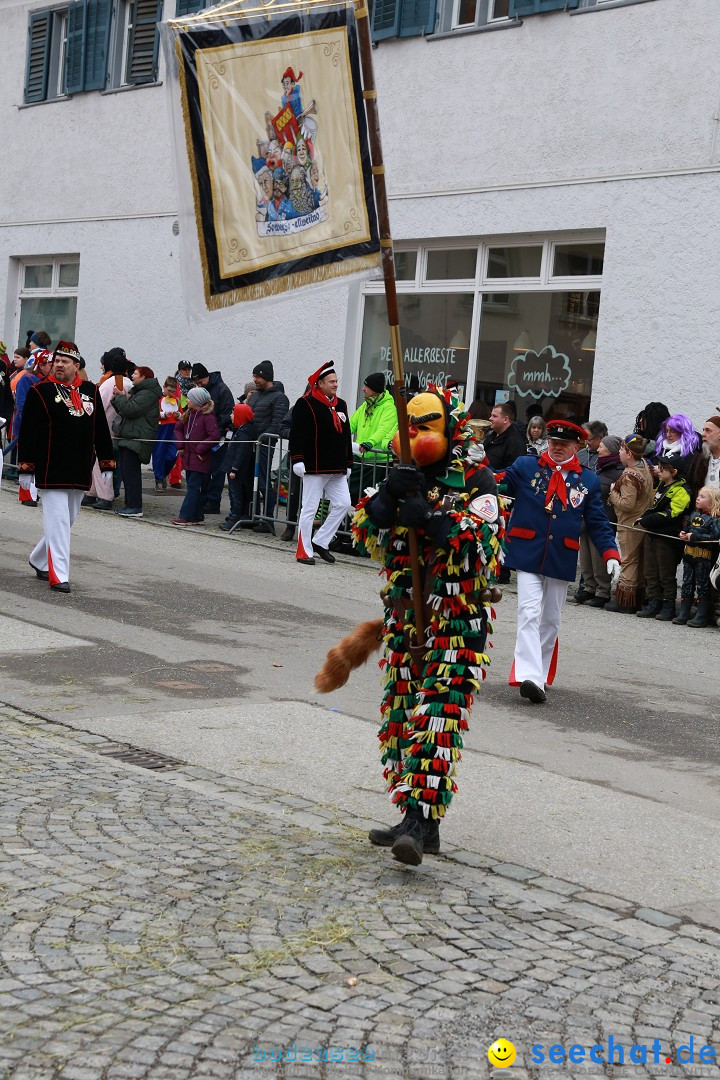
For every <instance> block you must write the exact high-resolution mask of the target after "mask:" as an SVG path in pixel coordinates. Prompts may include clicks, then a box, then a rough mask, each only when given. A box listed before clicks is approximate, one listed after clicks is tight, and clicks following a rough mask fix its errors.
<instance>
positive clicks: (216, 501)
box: [193, 442, 227, 521]
mask: <svg viewBox="0 0 720 1080" xmlns="http://www.w3.org/2000/svg"><path fill="white" fill-rule="evenodd" d="M226 455H227V443H226V442H224V443H223V444H222V446H221V447H220V449H219V450H215V451H213V454H212V468H211V471H210V486H209V487H208V488H207V494H206V496H205V502H206V503H207V505H208V506H212V507H213V509H217V508H218V507H219V506H220V503H221V501H222V493H223V488H224V487H225V475H226V472H225V457H226ZM193 521H200V518H193Z"/></svg>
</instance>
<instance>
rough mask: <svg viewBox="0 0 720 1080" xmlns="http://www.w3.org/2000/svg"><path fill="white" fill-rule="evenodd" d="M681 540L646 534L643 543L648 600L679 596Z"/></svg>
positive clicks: (669, 598) (671, 598)
mask: <svg viewBox="0 0 720 1080" xmlns="http://www.w3.org/2000/svg"><path fill="white" fill-rule="evenodd" d="M680 551H682V548H681V547H680V544H679V542H678V543H674V542H673V541H672V540H663V539H662V537H660V536H646V537H645V542H644V544H643V559H644V565H645V588H646V591H647V599H648V600H674V599H675V597H676V596H677V566H678V554H679V553H680Z"/></svg>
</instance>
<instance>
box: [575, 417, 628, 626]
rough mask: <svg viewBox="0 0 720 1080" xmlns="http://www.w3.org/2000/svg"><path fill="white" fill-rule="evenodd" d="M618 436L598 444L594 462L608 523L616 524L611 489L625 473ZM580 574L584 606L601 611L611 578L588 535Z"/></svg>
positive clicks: (582, 546) (583, 541)
mask: <svg viewBox="0 0 720 1080" xmlns="http://www.w3.org/2000/svg"><path fill="white" fill-rule="evenodd" d="M621 442H622V439H621V438H620V436H619V435H605V436H604V437H603V438H602V439H601V440H600V442H599V444H598V448H597V458H596V460H595V475H596V476H597V478H598V480H599V481H600V493H601V495H602V501H603V506H604V507H605V513H606V514H607V516H608V520H609V521H610V523H611V524H612V525H615V523H616V518H615V510H614V509H613V507H612V506H611V505H610V504H609V503H608V498H609V496H610V489H611V487H612V485H613V484H614V483H615V481H616V480H618V479H619V477H620V474H621V473H622V471H623V464H622V462H621V461H620V444H621ZM580 571H581V573H582V577H583V592H584V599H583V601H582V602H583V603H586V602H587V605H588V607H594V608H601V607H605V605H606V604H607V603H608V602H609V600H610V591H611V590H610V586H611V579H610V574H609V573H608V571H607V569H606V567H605V560H604V559H603V557H602V555H601V554H600V552H599V551H598V549H597V548H596V547H595V545H594V544H593V542H592V540H591V539H590V538H589V536H588V535H587V533H586V532H582V533H581V534H580Z"/></svg>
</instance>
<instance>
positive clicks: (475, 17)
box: [452, 0, 510, 30]
mask: <svg viewBox="0 0 720 1080" xmlns="http://www.w3.org/2000/svg"><path fill="white" fill-rule="evenodd" d="M509 7H510V0H454V2H453V18H452V29H453V30H458V29H461V28H462V27H465V26H486V25H487V24H488V23H493V22H498V21H501V20H504V19H507V18H508V13H509Z"/></svg>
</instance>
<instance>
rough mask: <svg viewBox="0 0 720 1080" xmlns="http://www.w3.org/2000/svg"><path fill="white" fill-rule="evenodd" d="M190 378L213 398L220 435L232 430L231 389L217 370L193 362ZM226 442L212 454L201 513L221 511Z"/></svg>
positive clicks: (223, 435) (233, 401) (232, 399)
mask: <svg viewBox="0 0 720 1080" xmlns="http://www.w3.org/2000/svg"><path fill="white" fill-rule="evenodd" d="M192 378H193V382H194V383H195V384H196V386H204V387H205V389H206V390H207V391H208V393H209V394H210V397H211V398H212V399H213V404H214V405H215V419H216V420H217V424H218V427H219V428H220V437H221V438H222V439H224V437H225V435H227V434H228V432H229V431H231V430H232V411H233V405H234V404H235V398H234V397H233V393H232V390H231V389H230V387H229V386H227V385H226V383H225V382H224V381H223V377H222V375H221V374H220V372H219V371H208V369H207V368H206V367H205V365H204V364H199V363H198V364H193V366H192ZM226 451H227V444H226V443H225V442H224V441H223V443H222V445H221V446H220V448H219V449H218V450H216V451H215V453H214V454H213V456H212V470H211V475H210V486H209V487H208V489H207V495H206V499H205V505H204V507H203V513H205V514H219V513H220V512H221V505H220V504H221V502H222V495H223V491H224V489H225V457H226Z"/></svg>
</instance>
